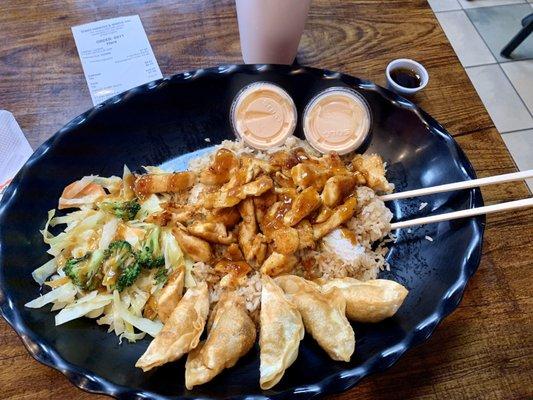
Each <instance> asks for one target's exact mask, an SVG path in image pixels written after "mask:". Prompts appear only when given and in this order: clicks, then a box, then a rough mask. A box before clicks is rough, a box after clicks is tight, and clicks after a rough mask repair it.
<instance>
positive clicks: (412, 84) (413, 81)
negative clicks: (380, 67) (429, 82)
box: [390, 68, 422, 89]
mask: <svg viewBox="0 0 533 400" xmlns="http://www.w3.org/2000/svg"><path fill="white" fill-rule="evenodd" d="M390 77H391V78H392V80H393V81H394V82H396V83H397V84H398V85H400V86H403V87H405V88H409V89H414V88H417V87H419V86H420V85H421V84H422V78H420V75H419V74H418V73H417V72H416V71H413V70H412V69H408V68H395V69H393V70H392V71H391V72H390Z"/></svg>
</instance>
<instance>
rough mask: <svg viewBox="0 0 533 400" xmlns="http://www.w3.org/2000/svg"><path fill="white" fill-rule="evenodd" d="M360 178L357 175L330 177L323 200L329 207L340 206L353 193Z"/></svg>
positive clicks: (323, 193)
mask: <svg viewBox="0 0 533 400" xmlns="http://www.w3.org/2000/svg"><path fill="white" fill-rule="evenodd" d="M357 183H358V180H357V178H356V176H355V175H352V174H350V175H348V174H346V175H335V176H332V177H331V178H329V179H328V181H327V182H326V184H325V185H324V190H323V191H322V202H323V203H324V205H325V206H327V207H331V208H333V207H336V206H338V205H339V204H340V203H341V202H342V201H343V200H344V198H345V197H346V196H348V195H349V194H351V193H353V191H354V189H355V186H356V185H357Z"/></svg>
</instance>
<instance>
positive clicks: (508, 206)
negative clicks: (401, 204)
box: [379, 169, 533, 230]
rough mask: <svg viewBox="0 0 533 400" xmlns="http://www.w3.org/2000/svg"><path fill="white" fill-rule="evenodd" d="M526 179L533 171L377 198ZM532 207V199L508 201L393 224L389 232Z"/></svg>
mask: <svg viewBox="0 0 533 400" xmlns="http://www.w3.org/2000/svg"><path fill="white" fill-rule="evenodd" d="M527 178H533V169H530V170H528V171H522V172H513V173H511V174H503V175H496V176H490V177H487V178H481V179H473V180H471V181H464V182H455V183H447V184H445V185H439V186H433V187H428V188H423V189H416V190H409V191H407V192H399V193H392V194H386V195H384V196H380V197H379V198H380V199H381V200H383V201H390V200H400V199H407V198H412V197H418V196H425V195H429V194H434V193H442V192H449V191H452V190H461V189H470V188H473V187H481V186H487V185H492V184H495V183H504V182H513V181H519V180H523V179H527ZM531 206H533V197H532V198H528V199H522V200H515V201H509V202H506V203H501V204H494V205H491V206H484V207H479V208H469V209H467V210H460V211H454V212H450V213H445V214H438V215H431V216H428V217H422V218H415V219H411V220H408V221H401V222H395V223H393V224H391V230H395V229H400V228H407V227H410V226H414V225H424V224H430V223H432V222H441V221H448V220H452V219H458V218H466V217H474V216H476V215H481V214H490V213H494V212H498V211H507V210H514V209H517V208H524V207H531Z"/></svg>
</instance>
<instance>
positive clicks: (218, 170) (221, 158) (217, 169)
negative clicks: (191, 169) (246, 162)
mask: <svg viewBox="0 0 533 400" xmlns="http://www.w3.org/2000/svg"><path fill="white" fill-rule="evenodd" d="M238 167H239V159H238V158H237V156H236V155H235V154H234V153H233V152H232V151H231V150H228V149H220V150H218V151H217V152H216V154H215V157H214V158H213V162H212V163H211V165H210V166H209V167H208V168H206V169H205V170H203V171H202V172H201V173H200V177H199V179H200V182H201V183H203V184H205V185H223V184H225V183H227V182H229V180H230V178H231V173H232V172H233V171H235V170H236V169H237V168H238Z"/></svg>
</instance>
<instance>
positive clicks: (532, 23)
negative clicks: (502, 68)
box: [500, 13, 533, 58]
mask: <svg viewBox="0 0 533 400" xmlns="http://www.w3.org/2000/svg"><path fill="white" fill-rule="evenodd" d="M531 32H533V13H532V14H529V15H528V16H526V17H524V19H522V29H520V30H519V31H518V33H517V34H516V35H515V36H514V37H513V38H512V39H511V40H510V41H509V43H507V44H506V45H505V47H504V48H503V49H502V51H501V52H500V55H501V56H502V57H505V58H511V53H512V52H513V51H515V49H516V48H517V47H518V46H520V45H521V44H522V42H523V41H524V40H526V39H527V37H528V36H529V35H531Z"/></svg>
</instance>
